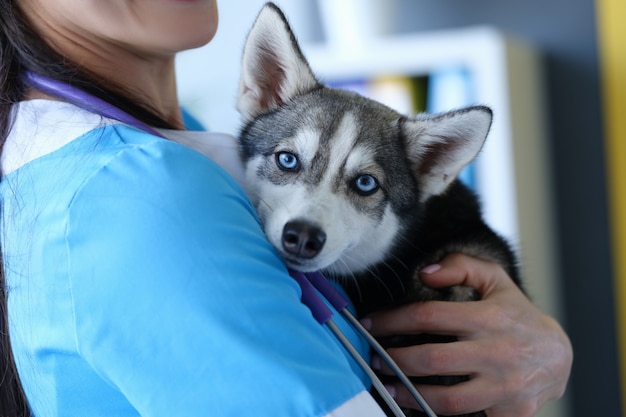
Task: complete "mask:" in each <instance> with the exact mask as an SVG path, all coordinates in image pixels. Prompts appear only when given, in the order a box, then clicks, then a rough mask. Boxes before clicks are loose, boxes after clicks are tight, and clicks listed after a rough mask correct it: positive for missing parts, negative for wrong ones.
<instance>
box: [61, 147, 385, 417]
mask: <svg viewBox="0 0 626 417" xmlns="http://www.w3.org/2000/svg"><path fill="white" fill-rule="evenodd" d="M140 152H141V153H142V155H140V156H139V157H137V156H136V153H132V155H131V154H130V153H129V154H128V155H125V154H121V155H118V156H116V158H115V159H114V160H113V161H112V162H110V163H108V164H107V165H106V167H105V168H104V169H103V172H99V173H98V174H97V175H94V177H93V178H92V179H91V180H90V181H89V184H88V185H87V186H85V187H84V189H83V190H82V191H81V193H80V195H79V197H78V198H77V199H75V201H74V203H73V205H72V207H71V222H70V228H69V231H68V247H69V250H70V251H71V259H73V260H74V261H75V262H73V263H72V288H73V293H74V298H73V302H74V310H75V312H76V313H75V316H76V319H75V320H76V340H77V343H78V344H79V348H80V352H81V354H82V355H83V357H84V358H85V361H86V362H87V363H88V364H89V366H90V367H92V368H93V369H94V371H95V372H97V373H98V374H99V375H101V377H102V378H103V380H104V381H106V383H107V384H109V385H111V386H114V387H115V388H116V389H117V390H119V392H121V393H122V394H123V396H124V398H125V399H127V401H128V402H129V403H131V404H132V405H133V406H134V407H135V408H136V409H137V410H138V412H139V413H140V414H141V415H142V416H150V417H157V416H170V415H179V416H185V415H272V416H279V415H285V416H292V415H324V414H325V413H326V412H329V411H331V410H336V409H337V407H341V406H342V404H345V402H346V400H348V399H350V398H355V397H356V396H358V395H361V394H362V393H363V392H365V391H364V386H363V384H362V383H361V382H360V380H358V378H357V377H356V376H355V374H354V372H353V371H352V370H351V366H350V364H349V363H348V361H347V359H346V356H345V355H344V353H343V351H342V350H341V349H340V348H339V345H338V344H337V342H336V341H335V340H334V339H333V338H332V337H331V336H330V334H329V332H328V331H327V330H326V329H324V328H323V327H321V326H320V325H319V324H318V323H317V322H315V320H313V318H312V316H311V314H310V312H309V311H308V309H307V308H306V306H304V305H302V304H301V303H300V294H299V288H298V287H297V285H296V284H295V282H294V281H292V280H291V278H290V277H289V276H288V275H287V273H286V270H285V267H284V265H283V264H282V262H281V261H280V259H279V258H278V256H277V254H276V252H275V251H274V250H273V249H272V248H271V245H269V243H268V242H267V241H266V240H265V237H264V235H263V232H262V230H261V228H260V226H259V224H258V221H257V219H256V217H255V216H254V210H253V208H252V207H251V205H250V204H249V202H247V200H246V199H245V196H244V195H243V193H242V192H241V190H239V189H238V188H237V187H236V186H235V185H234V183H233V182H232V181H229V180H228V178H227V177H226V175H225V173H223V172H222V171H221V170H219V169H217V168H216V167H215V166H214V165H212V164H210V163H208V162H207V161H206V158H204V157H202V156H201V155H199V154H197V153H195V152H193V151H190V150H181V147H180V146H178V145H175V144H167V145H163V146H162V145H159V146H153V147H152V146H148V147H146V146H144V147H142V149H141V151H140ZM116 178H124V182H123V184H124V186H120V185H121V183H119V182H117V183H116V181H115V179H116ZM94 236H98V238H97V239H96V238H94ZM96 256H99V257H100V258H97V257H96ZM81 260H92V262H81ZM100 260H102V262H101V261H100ZM85 277H88V279H85ZM370 398H371V397H370ZM366 401H370V400H366ZM369 407H370V410H369V411H368V413H371V415H376V411H374V409H375V405H374V404H373V402H371V401H370V403H369ZM338 415H343V414H338ZM366 415H367V414H366Z"/></svg>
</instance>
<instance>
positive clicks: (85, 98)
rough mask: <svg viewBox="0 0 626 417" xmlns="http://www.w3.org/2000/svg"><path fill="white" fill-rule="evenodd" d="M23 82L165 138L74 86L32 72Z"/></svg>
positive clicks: (26, 75)
mask: <svg viewBox="0 0 626 417" xmlns="http://www.w3.org/2000/svg"><path fill="white" fill-rule="evenodd" d="M23 80H24V82H25V83H26V84H27V85H29V86H31V87H33V88H36V89H37V90H40V91H41V92H43V93H46V94H50V95H52V96H55V97H58V98H62V99H64V100H66V101H67V102H69V103H72V104H74V105H76V106H78V107H81V108H83V109H85V110H88V111H90V112H93V113H96V114H99V115H101V116H103V117H107V118H109V119H114V120H117V121H119V122H122V123H125V124H128V125H131V126H134V127H136V128H137V129H141V130H143V131H144V132H147V133H150V134H152V135H155V136H160V137H163V135H162V134H160V133H159V132H157V131H156V130H154V129H153V128H151V127H150V126H148V125H147V124H145V123H143V122H142V121H140V120H139V119H137V118H135V117H133V116H131V115H130V114H128V113H127V112H125V111H124V110H122V109H120V108H118V107H115V106H114V105H112V104H111V103H108V102H106V101H104V100H102V99H100V98H98V97H96V96H94V95H92V94H89V93H87V92H86V91H83V90H81V89H79V88H76V87H74V86H72V85H69V84H66V83H64V82H61V81H57V80H54V79H52V78H48V77H44V76H43V75H39V74H37V73H34V72H31V71H26V72H25V73H24V75H23Z"/></svg>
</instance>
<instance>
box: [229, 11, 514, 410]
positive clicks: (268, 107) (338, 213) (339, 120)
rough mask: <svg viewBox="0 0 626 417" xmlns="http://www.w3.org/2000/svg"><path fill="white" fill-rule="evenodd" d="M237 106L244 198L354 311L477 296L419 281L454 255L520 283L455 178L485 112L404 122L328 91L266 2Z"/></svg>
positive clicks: (472, 151) (484, 125) (503, 246)
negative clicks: (337, 286)
mask: <svg viewBox="0 0 626 417" xmlns="http://www.w3.org/2000/svg"><path fill="white" fill-rule="evenodd" d="M409 52H410V51H407V53H409ZM237 108H238V110H239V112H240V113H241V115H242V118H243V121H244V126H243V127H242V130H241V134H240V146H241V156H242V159H243V161H244V164H245V167H246V182H247V186H248V191H249V193H250V195H251V198H252V201H253V203H254V204H255V207H256V209H257V210H258V214H259V217H260V219H261V221H262V223H263V227H264V230H265V232H266V234H267V236H268V238H269V240H270V242H271V243H272V244H273V245H274V246H275V247H276V249H277V250H278V251H279V252H280V254H281V256H282V257H283V258H284V260H285V262H286V263H287V265H288V266H289V267H291V268H293V269H296V270H301V271H305V272H307V271H315V270H322V271H323V272H324V273H325V274H326V275H327V276H328V277H330V278H332V279H335V280H337V281H338V282H340V283H341V284H342V285H344V286H345V288H346V290H347V291H348V293H349V294H350V296H351V298H352V300H353V302H354V303H355V306H356V309H357V311H358V312H359V314H367V313H369V312H372V311H376V310H379V309H383V308H389V307H392V306H397V305H399V304H402V303H408V302H412V301H426V300H435V299H437V300H450V301H467V300H475V299H477V297H478V295H477V294H476V293H475V292H474V291H473V290H470V289H467V288H460V287H454V288H447V289H444V290H435V289H430V288H427V287H425V286H423V285H422V283H421V281H420V279H419V274H418V271H420V269H422V268H423V267H425V266H427V265H429V264H432V263H435V262H438V261H440V260H441V259H442V258H443V257H444V256H446V255H448V254H451V253H456V252H460V253H465V254H468V255H472V256H476V257H479V258H483V259H487V260H492V261H496V262H498V263H500V264H501V265H503V267H504V268H505V270H506V271H507V272H508V274H509V275H510V276H511V278H512V279H513V280H515V282H516V283H518V284H519V274H518V269H517V262H516V257H515V254H514V252H513V250H512V249H511V247H510V246H509V244H508V243H507V242H506V241H505V240H504V239H502V238H501V237H500V236H498V235H497V234H496V233H495V232H494V231H492V230H491V229H490V228H489V227H488V226H487V225H486V224H485V222H484V221H483V219H482V215H481V210H480V205H479V202H478V200H477V198H476V196H475V195H474V194H473V193H472V192H471V191H470V190H469V189H468V188H467V187H465V186H464V185H463V184H462V183H461V182H460V181H459V180H457V179H456V177H457V175H458V173H459V172H460V171H461V170H462V169H463V168H464V167H465V166H466V165H467V164H469V163H470V162H471V161H472V160H473V159H474V158H475V157H476V156H477V154H478V152H479V151H480V149H481V147H482V145H483V143H484V141H485V139H486V137H487V134H488V132H489V128H490V125H491V119H492V113H491V110H490V109H489V108H487V107H484V106H473V107H468V108H464V109H461V110H456V111H451V112H448V113H444V114H438V115H426V114H419V115H417V116H415V117H407V116H404V115H401V114H399V113H398V112H396V111H394V110H392V109H390V108H388V107H386V106H384V105H382V104H380V103H377V102H375V101H372V100H369V99H366V98H364V97H362V96H360V95H358V94H355V93H352V92H347V91H342V90H338V89H332V88H328V87H325V86H323V85H322V84H321V83H320V82H319V81H318V80H317V78H316V77H315V76H314V74H313V72H312V71H311V69H310V67H309V64H308V63H307V61H306V59H305V57H304V56H303V54H302V52H301V50H300V48H299V46H298V44H297V42H296V39H295V37H294V35H293V33H292V31H291V29H290V27H289V25H288V23H287V20H286V19H285V17H284V15H283V14H282V12H281V11H280V10H279V9H278V7H276V6H275V5H274V4H271V3H268V4H266V5H265V7H264V8H263V9H262V10H261V13H260V14H259V16H258V18H257V20H256V22H255V24H254V25H253V27H252V29H251V31H250V33H249V35H248V38H247V41H246V45H245V48H244V54H243V65H242V74H241V81H240V86H239V93H238V102H237ZM425 341H427V339H424V338H422V339H421V340H417V339H415V338H411V339H408V338H405V339H404V340H401V339H398V338H394V342H396V343H400V344H403V345H406V344H414V343H424V342H425ZM458 381H459V379H457V380H455V381H452V382H458ZM434 383H451V382H450V381H444V380H439V381H434ZM474 415H476V416H479V415H484V413H478V414H474Z"/></svg>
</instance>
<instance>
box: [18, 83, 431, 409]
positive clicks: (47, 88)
mask: <svg viewBox="0 0 626 417" xmlns="http://www.w3.org/2000/svg"><path fill="white" fill-rule="evenodd" d="M23 80H24V82H25V83H26V84H27V85H29V86H31V87H33V88H35V89H37V90H40V91H42V92H43V93H46V94H50V95H52V96H54V97H58V98H61V99H63V100H65V101H67V102H69V103H72V104H74V105H76V106H78V107H81V108H83V109H85V110H88V111H90V112H93V113H96V114H99V115H101V116H103V117H106V118H109V119H113V120H117V121H119V122H122V123H125V124H128V125H130V126H133V127H135V128H137V129H140V130H143V131H144V132H147V133H150V134H152V135H155V136H159V137H164V136H163V135H162V134H161V133H159V132H158V131H156V130H154V129H153V128H151V127H150V126H148V125H147V124H145V123H143V122H142V121H140V120H139V119H137V118H135V117H133V116H132V115H130V114H128V113H127V112H125V111H124V110H122V109H120V108H118V107H115V106H113V105H112V104H110V103H108V102H106V101H104V100H102V99H100V98H98V97H96V96H94V95H92V94H89V93H87V92H86V91H83V90H81V89H79V88H76V87H74V86H72V85H69V84H66V83H64V82H61V81H57V80H54V79H51V78H48V77H45V76H42V75H40V74H36V73H34V72H31V71H26V72H25V73H24V74H23ZM289 272H290V275H291V276H292V278H294V279H295V280H296V282H297V283H298V284H299V285H300V288H301V289H302V302H303V303H304V304H305V305H307V306H308V307H309V309H310V310H311V312H312V313H313V316H314V317H315V319H316V320H317V321H318V322H319V323H320V324H322V325H324V324H326V325H327V326H328V327H329V329H330V330H331V331H332V332H333V334H334V335H335V336H336V337H337V339H339V341H340V342H341V343H342V344H343V345H344V347H345V348H346V349H347V350H348V352H349V353H350V354H351V355H352V356H353V357H354V359H355V360H356V361H357V362H358V364H359V366H361V368H363V370H364V371H365V373H366V374H367V375H368V377H369V378H370V379H371V381H372V384H373V385H374V387H375V388H376V390H377V391H378V392H379V394H380V395H381V397H382V398H383V400H384V401H385V403H386V404H387V405H388V406H389V408H390V409H391V411H392V412H393V413H394V414H395V415H396V416H399V417H401V416H404V415H405V414H404V413H403V412H402V410H401V409H400V407H399V406H398V404H397V403H396V402H395V400H394V399H393V398H392V397H391V395H390V394H389V392H388V391H387V389H386V388H385V387H384V385H383V383H382V381H381V380H380V379H379V378H378V376H377V375H376V374H375V373H374V371H373V370H372V368H371V367H370V366H369V364H368V363H367V362H366V361H365V360H364V359H363V357H362V356H361V355H360V354H359V352H358V351H357V350H356V349H355V347H354V346H353V345H352V343H351V342H350V341H349V340H348V338H347V337H346V336H345V335H344V334H343V333H342V332H341V330H340V329H339V328H338V327H337V325H336V324H335V323H334V322H333V320H332V316H333V313H332V311H331V310H330V309H329V308H328V306H327V305H326V304H325V303H324V301H323V300H322V298H321V297H320V295H319V294H322V295H323V296H324V297H325V298H326V299H327V300H328V302H329V303H330V304H331V305H332V306H333V307H334V308H335V309H336V310H337V311H338V312H340V313H341V315H343V316H344V317H345V318H346V319H347V321H348V322H349V323H350V324H351V325H352V326H353V327H354V328H356V330H357V331H358V332H359V333H360V334H361V335H362V336H363V337H365V339H366V340H367V341H368V343H369V344H370V345H371V346H372V348H374V350H375V351H376V352H377V353H378V354H379V355H380V357H381V358H382V359H383V360H384V361H385V362H386V363H387V365H388V366H389V367H390V368H391V370H392V371H393V372H394V373H395V374H396V376H397V377H398V378H399V379H400V381H401V382H402V383H403V385H405V386H406V388H407V389H408V390H409V392H410V393H411V395H412V396H413V398H415V400H416V401H417V403H418V404H419V405H420V407H422V410H423V411H424V413H426V415H427V416H428V417H437V415H436V414H435V413H434V412H433V411H432V409H431V408H430V406H429V405H428V403H426V401H425V400H424V398H423V397H422V396H421V394H420V393H419V392H418V391H417V389H416V388H415V386H414V385H413V384H412V383H411V381H410V380H409V378H408V377H407V376H406V375H405V374H404V372H402V370H401V369H400V367H399V366H398V365H397V364H396V363H395V362H394V360H393V359H392V358H391V357H390V356H389V354H388V353H387V352H386V351H385V349H384V348H383V347H382V346H381V345H380V344H379V343H378V342H377V341H376V339H374V337H373V336H372V335H371V334H370V333H369V332H368V331H367V330H366V329H365V328H364V327H363V326H362V325H361V323H359V321H358V320H357V319H356V318H355V317H354V315H352V313H351V312H350V311H349V310H348V308H347V307H348V301H347V300H346V299H345V298H344V297H343V296H342V295H341V294H340V293H339V291H337V289H336V288H335V287H334V286H333V285H332V284H331V283H330V282H329V281H328V279H326V277H324V275H322V274H321V273H320V272H314V273H306V274H305V273H302V272H298V271H293V270H290V271H289ZM316 290H317V291H316ZM318 291H319V293H318Z"/></svg>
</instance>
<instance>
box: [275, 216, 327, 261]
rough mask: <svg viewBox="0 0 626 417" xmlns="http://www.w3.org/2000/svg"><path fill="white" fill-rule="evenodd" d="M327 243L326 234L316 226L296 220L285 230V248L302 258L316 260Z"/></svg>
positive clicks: (289, 223)
mask: <svg viewBox="0 0 626 417" xmlns="http://www.w3.org/2000/svg"><path fill="white" fill-rule="evenodd" d="M325 242H326V233H324V231H323V230H322V229H320V228H319V226H316V225H314V224H311V223H308V222H305V221H302V220H294V221H290V222H288V223H287V224H286V225H285V227H284V228H283V248H284V249H285V250H286V251H287V252H288V253H290V254H293V255H296V256H299V257H301V258H305V259H311V258H314V257H315V256H317V254H319V253H320V251H321V250H322V248H323V247H324V243H325Z"/></svg>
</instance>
